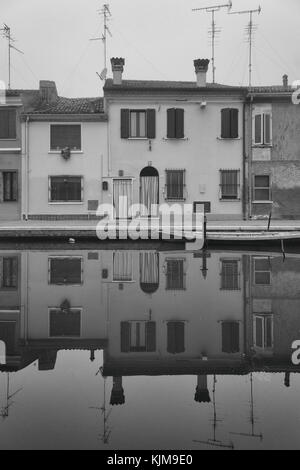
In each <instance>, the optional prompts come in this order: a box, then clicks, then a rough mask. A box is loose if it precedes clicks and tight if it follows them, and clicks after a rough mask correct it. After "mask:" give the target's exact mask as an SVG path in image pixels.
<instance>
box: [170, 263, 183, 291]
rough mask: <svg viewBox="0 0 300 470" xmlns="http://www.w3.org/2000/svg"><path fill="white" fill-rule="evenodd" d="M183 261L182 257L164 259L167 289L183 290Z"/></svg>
mask: <svg viewBox="0 0 300 470" xmlns="http://www.w3.org/2000/svg"><path fill="white" fill-rule="evenodd" d="M184 263H185V260H184V259H169V260H167V261H166V278H167V286H166V289H167V290H185V265H184Z"/></svg>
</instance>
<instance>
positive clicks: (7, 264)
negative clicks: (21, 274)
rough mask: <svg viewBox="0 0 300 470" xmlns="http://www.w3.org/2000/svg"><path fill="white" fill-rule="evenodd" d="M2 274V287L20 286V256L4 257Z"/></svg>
mask: <svg viewBox="0 0 300 470" xmlns="http://www.w3.org/2000/svg"><path fill="white" fill-rule="evenodd" d="M1 274H2V276H1V279H0V280H1V288H2V289H17V288H18V258H16V257H4V258H3V259H2V273H1Z"/></svg>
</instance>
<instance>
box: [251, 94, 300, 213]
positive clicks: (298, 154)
mask: <svg viewBox="0 0 300 470" xmlns="http://www.w3.org/2000/svg"><path fill="white" fill-rule="evenodd" d="M266 107H267V108H269V109H270V111H271V113H272V134H273V138H272V145H271V146H270V147H268V146H267V147H265V148H262V147H257V148H255V147H254V148H253V149H252V162H251V166H250V177H249V180H250V181H249V183H250V186H251V188H250V189H251V190H252V191H251V192H252V205H251V215H252V216H253V217H255V216H262V215H269V214H270V211H271V210H272V216H273V217H274V218H275V219H299V218H300V108H299V106H296V105H293V104H292V103H291V101H287V100H285V101H279V100H276V99H275V98H274V99H271V102H269V103H267V104H265V103H263V104H261V103H259V104H255V103H254V105H253V111H254V112H255V110H257V109H259V108H266ZM255 175H269V176H270V182H271V198H270V199H271V201H270V203H268V204H263V203H257V202H256V203H255V202H253V201H254V194H253V185H254V177H255Z"/></svg>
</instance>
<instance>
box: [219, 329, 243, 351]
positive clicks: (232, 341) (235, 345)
mask: <svg viewBox="0 0 300 470" xmlns="http://www.w3.org/2000/svg"><path fill="white" fill-rule="evenodd" d="M222 352H223V353H226V354H236V353H239V352H240V324H239V323H237V322H224V323H222Z"/></svg>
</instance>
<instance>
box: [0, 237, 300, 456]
mask: <svg viewBox="0 0 300 470" xmlns="http://www.w3.org/2000/svg"><path fill="white" fill-rule="evenodd" d="M95 248H96V249H95ZM298 339H299V340H300V255H299V256H298V255H297V254H291V255H288V257H287V259H286V260H285V261H284V260H283V258H282V256H281V255H280V254H278V253H264V252H260V253H255V252H247V253H246V252H245V253H244V252H239V251H236V252H231V251H223V252H221V251H206V252H204V253H200V254H199V253H196V254H193V253H188V252H185V251H163V250H160V251H155V250H153V251H150V250H147V251H146V250H145V251H143V250H134V251H129V250H128V251H125V250H116V249H115V250H113V249H112V250H109V249H107V250H104V251H99V250H97V245H95V246H92V245H90V246H88V245H87V246H77V245H75V246H67V249H66V248H65V247H63V246H55V245H54V246H52V247H44V246H42V245H41V246H37V247H31V248H30V249H29V248H28V249H26V247H25V249H24V247H23V249H18V248H17V247H12V246H9V247H8V246H6V247H5V246H2V248H0V362H1V367H0V370H1V373H0V410H1V415H2V417H1V415H0V448H1V449H107V450H109V449H113V450H116V449H136V450H138V449H174V450H175V449H182V450H190V449H195V450H198V449H218V448H222V446H224V447H225V448H227V447H228V448H233V447H234V448H235V449H283V448H286V449H297V448H300V442H299V432H300V407H299V403H300V376H299V372H300V367H296V366H294V365H293V364H292V362H291V345H292V343H293V341H294V340H298Z"/></svg>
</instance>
